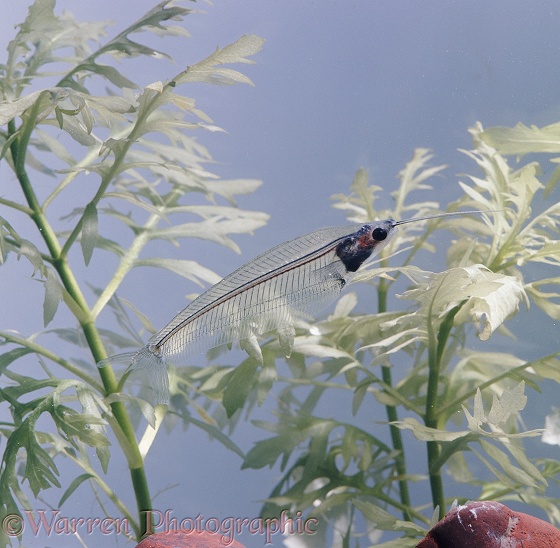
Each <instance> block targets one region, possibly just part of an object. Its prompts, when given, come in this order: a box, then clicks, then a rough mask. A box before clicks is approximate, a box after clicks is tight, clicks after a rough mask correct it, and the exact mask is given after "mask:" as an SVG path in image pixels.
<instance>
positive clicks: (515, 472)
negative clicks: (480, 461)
mask: <svg viewBox="0 0 560 548" xmlns="http://www.w3.org/2000/svg"><path fill="white" fill-rule="evenodd" d="M480 445H481V446H482V448H483V449H484V451H486V454H487V455H488V456H489V457H491V458H492V459H494V460H495V461H496V462H497V463H499V465H500V467H501V468H502V470H503V471H504V473H505V474H506V475H507V476H508V477H509V478H511V479H512V480H513V481H514V482H516V483H520V484H521V485H527V486H529V487H536V486H537V482H536V481H535V480H534V479H533V478H532V477H531V476H530V475H529V474H527V473H526V472H525V471H523V470H521V468H518V467H517V466H514V465H513V464H512V463H511V461H510V459H509V457H508V456H507V455H506V453H504V452H503V451H501V450H500V449H498V448H497V447H496V446H494V445H492V444H491V443H489V442H487V441H486V440H484V439H481V440H480Z"/></svg>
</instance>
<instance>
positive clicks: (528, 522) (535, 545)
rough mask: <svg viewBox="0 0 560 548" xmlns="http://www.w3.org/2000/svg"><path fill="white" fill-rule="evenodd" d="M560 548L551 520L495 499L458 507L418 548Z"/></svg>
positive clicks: (556, 532) (431, 530) (559, 535)
mask: <svg viewBox="0 0 560 548" xmlns="http://www.w3.org/2000/svg"><path fill="white" fill-rule="evenodd" d="M504 547H507V548H560V531H559V530H558V529H556V527H554V526H553V525H551V524H550V523H548V522H546V521H543V520H542V519H538V518H535V517H533V516H530V515H528V514H522V513H520V512H514V511H513V510H511V509H510V508H508V507H507V506H504V505H503V504H500V503H499V502H493V501H481V502H469V503H467V504H466V505H464V506H457V508H455V509H454V510H451V512H449V513H448V514H447V515H446V516H445V517H444V518H443V519H442V520H441V521H439V522H438V523H437V524H436V525H435V526H434V527H432V529H430V531H429V532H428V534H427V535H426V537H425V538H424V539H423V540H422V541H421V542H420V543H419V544H417V545H416V548H504Z"/></svg>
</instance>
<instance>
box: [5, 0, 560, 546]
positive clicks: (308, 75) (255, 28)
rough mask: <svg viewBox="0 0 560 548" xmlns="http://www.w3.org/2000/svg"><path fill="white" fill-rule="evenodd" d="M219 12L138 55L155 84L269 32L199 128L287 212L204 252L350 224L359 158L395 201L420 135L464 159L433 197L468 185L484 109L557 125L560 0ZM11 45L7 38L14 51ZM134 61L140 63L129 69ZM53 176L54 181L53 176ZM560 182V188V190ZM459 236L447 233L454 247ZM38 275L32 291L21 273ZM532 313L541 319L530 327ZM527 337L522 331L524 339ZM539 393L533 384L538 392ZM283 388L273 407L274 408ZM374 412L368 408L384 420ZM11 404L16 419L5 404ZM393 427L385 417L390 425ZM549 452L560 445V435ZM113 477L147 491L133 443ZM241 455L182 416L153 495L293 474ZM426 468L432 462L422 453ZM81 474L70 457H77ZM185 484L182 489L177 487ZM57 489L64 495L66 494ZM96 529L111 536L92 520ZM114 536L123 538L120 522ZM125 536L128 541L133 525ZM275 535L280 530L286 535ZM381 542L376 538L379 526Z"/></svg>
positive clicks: (12, 279)
mask: <svg viewBox="0 0 560 548" xmlns="http://www.w3.org/2000/svg"><path fill="white" fill-rule="evenodd" d="M27 5H28V2H25V1H20V2H12V1H8V0H0V7H2V8H3V9H2V17H1V19H0V42H1V46H2V48H1V49H2V50H4V51H5V46H6V45H7V43H8V41H9V40H10V39H11V38H12V36H13V35H14V33H15V30H14V25H15V24H17V23H18V22H21V21H23V19H24V17H25V15H26V12H27ZM153 5H155V2H152V1H149V0H135V1H131V0H129V1H124V0H113V1H109V0H96V1H95V2H93V1H91V0H84V1H71V0H65V1H63V0H59V1H58V3H57V9H58V10H60V11H62V10H65V9H67V10H71V11H73V12H74V13H75V15H76V16H77V18H78V19H82V20H100V19H112V20H114V22H115V25H114V27H113V29H112V30H110V36H111V35H113V33H116V32H118V31H120V30H122V29H123V28H125V26H126V25H127V24H128V23H130V22H131V21H133V20H135V19H137V18H138V17H139V16H140V15H141V14H143V13H144V12H145V11H147V10H148V9H150V8H151V7H153ZM192 7H193V8H195V9H201V10H204V11H205V12H206V13H205V14H192V15H190V16H188V17H187V18H186V20H185V22H184V26H185V27H186V28H187V29H188V30H189V32H190V33H191V34H192V37H191V38H190V39H166V40H165V41H163V42H161V43H160V42H159V40H156V41H153V40H152V43H153V44H154V45H155V46H156V47H158V48H159V49H162V50H163V51H166V52H169V53H170V54H171V55H172V57H173V58H174V60H175V63H176V64H175V66H174V65H171V64H169V63H166V62H156V61H153V62H146V61H144V60H143V61H142V62H135V61H133V62H132V63H130V64H131V66H132V67H133V72H132V79H133V80H135V81H136V82H137V83H138V84H140V85H146V84H148V83H151V82H153V81H156V80H164V79H165V78H168V77H170V76H172V75H174V74H176V73H177V72H178V71H179V70H181V69H182V68H184V67H185V66H186V65H189V64H192V63H194V62H196V61H198V60H200V59H202V58H203V57H205V56H207V55H208V54H210V53H211V52H212V51H213V50H214V48H215V47H217V46H225V45H226V44H228V43H231V42H233V41H234V40H236V39H237V38H238V37H239V36H241V35H243V34H258V35H260V36H262V37H264V38H265V39H266V43H265V45H264V48H263V51H262V52H261V53H259V54H258V55H257V56H256V57H255V61H256V64H255V65H247V66H242V67H240V68H241V70H242V71H243V72H244V73H246V74H248V75H249V76H250V77H251V79H252V80H253V82H254V84H255V87H254V88H250V87H247V86H235V87H219V88H215V87H211V86H203V85H197V86H193V87H192V88H191V89H188V90H187V89H184V90H182V91H183V92H184V93H185V94H186V95H189V96H193V97H195V98H196V100H197V106H198V107H199V108H201V109H202V110H204V111H205V112H206V113H207V114H209V115H210V116H211V117H212V118H213V119H214V120H215V122H216V124H217V125H219V126H221V127H223V128H224V129H226V130H227V133H208V134H202V133H199V134H198V138H199V139H200V140H201V142H203V143H204V144H205V145H207V146H208V147H209V149H210V151H211V153H212V155H213V157H214V158H215V159H216V160H217V161H218V162H219V163H218V164H217V165H214V166H212V168H211V169H212V170H213V171H214V172H216V173H218V174H220V175H222V176H224V177H225V178H238V177H250V178H258V179H261V180H262V181H263V183H264V184H263V186H262V187H261V188H260V190H259V191H258V192H257V193H256V194H254V195H252V196H249V197H244V198H242V199H241V200H240V201H239V203H240V206H242V207H245V208H253V209H257V210H262V211H266V212H268V213H270V215H271V219H270V222H269V224H268V225H267V226H266V227H265V228H263V229H261V230H260V231H258V232H257V233H256V234H255V235H254V236H253V237H242V238H238V239H237V241H238V242H239V244H240V245H241V247H242V250H243V252H242V256H241V257H240V256H238V255H235V254H233V253H231V252H230V251H228V250H226V249H222V248H212V249H211V250H210V251H209V252H208V253H207V255H206V256H205V254H204V252H205V249H206V248H205V246H203V245H194V246H192V247H189V248H188V250H185V256H188V257H189V258H190V257H191V255H188V253H192V252H194V253H196V257H194V258H196V260H198V261H200V262H201V263H202V264H205V265H207V266H210V267H211V268H214V269H215V270H216V271H217V272H218V273H219V274H220V275H225V274H227V273H229V272H230V271H231V270H233V269H234V268H235V267H237V266H239V265H240V264H241V263H243V262H245V261H246V260H249V259H250V258H252V257H253V256H255V255H256V254H258V252H260V251H263V250H265V249H266V248H268V247H271V246H272V245H275V244H277V243H279V242H281V241H283V240H287V239H289V238H291V237H294V236H296V235H299V234H303V233H306V232H311V231H313V230H315V229H317V228H319V227H322V226H328V225H336V224H343V223H344V217H343V216H342V214H341V213H340V212H339V211H337V210H334V209H332V208H331V205H330V200H329V198H330V196H331V195H332V194H334V193H339V192H346V191H347V189H348V185H349V183H350V182H351V180H352V177H353V175H354V172H355V171H356V169H357V168H358V167H361V166H362V167H366V168H368V169H369V170H370V175H371V177H372V179H373V180H374V182H375V183H376V184H378V185H380V186H382V187H383V188H384V189H385V190H386V191H385V192H384V193H383V195H382V196H381V197H380V200H381V202H380V206H386V207H389V206H390V205H391V198H390V192H391V191H392V190H394V189H395V186H396V179H395V176H396V174H397V173H398V171H399V170H400V169H402V167H403V166H404V164H405V162H406V161H408V160H409V159H410V158H411V157H412V153H413V150H414V148H415V147H427V148H431V149H433V150H434V152H435V153H436V159H435V160H434V162H437V163H446V164H448V165H449V168H448V169H447V170H446V172H445V173H444V176H443V177H441V178H440V180H439V186H438V188H436V189H434V193H433V194H432V195H429V194H427V195H426V196H428V198H429V199H437V200H440V202H441V203H442V204H443V205H444V206H445V204H446V203H447V202H448V201H451V200H452V199H453V198H454V197H456V196H457V195H458V189H457V180H458V179H459V178H458V176H457V174H458V173H462V172H466V171H468V172H470V173H473V172H474V171H475V167H474V166H473V165H472V164H471V163H470V162H469V161H468V159H467V158H466V157H465V156H464V155H463V154H461V153H460V152H458V151H457V149H458V148H469V147H470V138H469V135H468V133H467V128H468V127H469V126H470V125H472V124H473V123H474V122H475V121H477V120H480V121H481V122H482V123H483V124H484V125H485V126H491V125H513V124H515V123H516V122H518V121H523V122H524V123H526V124H537V125H544V124H547V123H552V122H555V121H558V119H560V108H559V107H560V96H559V90H560V71H559V67H560V60H559V53H560V51H559V49H560V38H559V36H558V26H559V23H560V15H559V9H560V8H559V6H558V3H557V2H552V1H550V2H546V1H541V2H538V3H537V2H531V3H528V2H524V1H512V0H507V1H506V0H495V1H493V2H486V1H484V0H475V1H470V2H452V1H448V0H445V1H443V0H441V1H425V2H411V1H409V2H405V1H395V0H375V1H374V0H360V1H354V0H347V1H345V2H334V1H331V0H322V1H312V0H299V1H295V0H285V1H282V2H280V1H277V0H216V1H215V2H214V5H210V4H206V3H202V2H201V3H198V4H193V6H192ZM3 55H5V54H3ZM128 74H131V73H128ZM0 176H1V177H2V190H1V191H0V192H1V193H2V194H3V195H4V196H5V197H7V198H11V199H19V198H20V196H19V194H18V190H17V187H16V186H15V185H14V184H13V176H11V175H9V174H8V172H7V171H6V170H2V171H1V172H0ZM49 184H50V181H49V180H39V185H49ZM557 198H558V196H557V195H556V197H555V196H553V197H552V199H557ZM442 252H443V250H442ZM10 263H11V264H10V265H7V266H6V267H2V269H1V270H0V281H1V284H2V285H1V292H0V327H1V328H8V327H11V328H16V329H18V330H19V331H21V332H22V333H32V332H35V331H38V330H40V329H41V327H42V325H41V324H42V319H41V317H40V315H38V314H37V308H36V300H37V299H39V302H41V299H42V287H41V285H40V284H38V283H36V282H31V281H30V280H29V278H30V268H29V265H28V264H27V263H25V261H21V262H20V263H17V264H16V262H15V261H14V260H11V261H10ZM133 280H134V283H135V284H136V285H134V286H132V287H130V286H129V287H128V288H126V291H127V292H128V293H127V295H128V294H129V295H131V296H132V295H136V298H138V295H142V294H143V295H144V297H143V298H142V302H141V304H142V309H143V310H144V311H147V312H148V313H149V315H150V318H151V320H152V322H153V323H154V325H156V326H158V327H159V326H163V325H164V324H165V323H166V322H167V321H168V320H169V319H170V318H171V317H172V316H173V314H174V313H175V312H176V311H177V310H178V309H180V308H182V307H183V306H184V304H185V302H186V301H185V300H184V297H185V295H186V294H188V293H192V292H193V291H197V288H196V287H190V286H188V284H186V283H185V282H184V281H183V280H182V279H179V278H173V277H165V282H164V283H162V281H161V278H159V279H158V273H157V272H154V273H153V272H142V277H141V276H140V275H135V277H134V278H133ZM24 283H25V287H26V289H25V291H26V293H25V294H26V300H25V301H24V302H22V298H21V286H22V284H24ZM532 314H533V316H532V320H531V322H528V321H527V317H526V316H525V318H524V320H523V321H519V320H517V321H513V322H511V324H510V325H511V327H512V329H513V330H514V331H515V332H516V334H518V336H519V337H520V339H519V341H518V342H517V343H512V342H509V341H508V342H504V341H503V340H502V341H497V343H496V344H497V346H496V348H499V349H506V348H512V349H515V350H516V351H517V352H518V354H519V355H520V356H522V357H527V358H529V357H532V356H537V355H539V354H541V353H544V352H545V351H547V350H546V349H549V351H550V352H552V351H553V350H555V349H556V348H557V342H558V336H557V326H555V325H554V323H553V322H551V321H550V320H547V319H545V318H543V317H542V316H541V315H540V314H538V312H533V313H532ZM528 326H529V327H528ZM514 344H515V345H516V346H515V347H514V346H513V345H514ZM531 395H534V394H530V396H531ZM556 401H557V397H556V394H555V389H554V387H551V388H550V390H549V391H548V392H547V391H545V393H544V396H543V398H542V399H539V398H536V403H535V404H534V405H533V407H532V409H531V413H530V414H528V416H525V419H526V422H527V425H528V426H529V427H533V428H536V427H541V426H542V425H543V421H544V416H545V415H546V414H547V413H549V411H550V404H551V403H555V402H556ZM332 403H333V405H332V410H329V409H328V408H327V409H324V411H325V413H326V414H327V415H328V414H329V412H330V413H331V414H332V415H334V416H339V414H338V413H339V411H340V413H343V414H344V415H343V416H347V415H348V414H349V413H348V412H347V411H342V410H343V409H347V408H348V407H347V406H346V407H344V405H346V404H344V405H342V404H341V402H340V401H336V402H335V401H333V402H332ZM273 405H274V402H273V398H271V401H270V403H269V404H268V405H265V407H264V409H262V410H261V411H260V412H259V416H260V417H261V418H262V417H264V418H271V414H270V410H271V409H272V407H273ZM382 418H383V417H367V416H365V415H364V417H363V420H364V424H368V425H369V426H368V427H372V428H375V425H373V423H372V419H382ZM0 420H3V419H1V418H0ZM381 432H382V427H379V433H380V434H381ZM265 436H267V433H266V432H263V431H259V430H257V429H256V428H254V427H252V426H250V425H242V426H241V427H239V428H238V430H237V431H236V433H235V435H234V440H235V441H236V443H237V444H238V445H240V446H241V447H242V449H244V450H245V451H248V450H249V449H250V448H251V446H252V443H253V442H254V441H256V440H258V439H262V438H263V437H265ZM535 451H536V453H537V454H539V455H541V454H548V455H551V456H552V455H556V456H558V455H559V448H558V447H552V448H550V447H542V448H537V449H535ZM117 454H118V450H117V451H115V458H114V460H113V461H112V463H111V471H110V480H111V481H113V482H115V485H117V487H118V491H119V494H120V495H122V496H124V498H125V500H126V501H127V502H129V503H130V504H131V505H133V504H134V503H133V499H132V496H131V495H130V494H126V493H127V490H128V492H129V491H130V488H129V475H128V471H127V468H126V465H125V463H124V462H123V460H122V458H121V457H120V456H117ZM240 465H241V461H240V459H239V458H238V457H237V456H236V455H235V454H233V453H231V452H229V451H227V450H226V449H225V448H223V447H222V446H221V445H219V444H218V443H216V442H213V443H209V441H208V438H207V436H206V435H204V434H203V433H200V432H198V431H197V430H195V429H193V428H191V429H189V431H188V432H187V433H183V432H181V430H180V429H177V430H175V431H173V432H172V433H171V434H169V435H168V434H166V433H164V432H161V433H160V434H159V439H158V442H157V443H156V444H155V446H154V447H153V448H152V451H151V453H150V455H149V457H148V459H147V462H146V467H147V473H148V478H149V479H150V483H151V486H152V491H153V494H154V495H156V494H157V496H156V497H155V500H154V505H155V506H156V507H157V508H159V509H160V510H166V509H173V512H174V516H175V517H180V518H181V517H186V516H191V517H195V516H196V515H198V514H199V513H200V514H202V515H203V516H204V517H205V518H207V517H212V516H214V517H219V518H224V517H228V516H233V517H240V518H242V517H249V518H252V517H256V516H257V515H258V511H259V508H260V503H259V499H262V498H264V497H265V496H266V495H267V494H268V493H269V492H270V490H271V488H272V486H273V485H274V483H275V481H276V480H277V479H278V478H279V471H278V469H273V470H268V469H267V470H261V471H252V470H244V471H240ZM417 471H419V472H421V471H422V467H421V465H420V466H419V468H418V470H417ZM63 473H64V477H66V478H71V477H72V475H71V474H70V472H63ZM172 485H177V486H176V487H174V488H172V489H167V490H165V489H166V488H167V487H169V486H172ZM81 493H82V494H80V495H79V496H76V495H75V496H74V497H73V498H72V499H70V501H69V503H67V504H66V505H65V506H64V507H63V508H62V509H61V514H63V515H68V516H76V517H78V516H97V515H101V511H100V509H99V508H98V506H97V504H96V502H95V501H94V500H93V499H92V497H91V496H90V495H89V494H86V489H83V490H82V491H81ZM52 500H56V497H54V498H53V499H52ZM238 539H239V540H241V541H242V542H244V543H245V544H246V545H247V546H248V547H253V546H255V547H257V546H263V545H264V539H263V538H262V537H260V536H258V535H257V536H250V535H242V536H239V537H238ZM84 541H85V543H86V544H87V545H88V546H95V545H97V544H98V543H99V537H91V538H89V537H87V536H86V537H85V538H84ZM24 542H25V544H26V545H27V546H43V545H56V546H79V543H78V541H77V539H75V538H72V537H69V538H65V537H61V536H57V537H56V538H51V539H45V538H37V539H34V538H33V537H32V536H29V537H24ZM105 542H106V543H107V545H113V544H116V543H117V541H116V540H115V537H114V536H110V537H108V538H107V539H106V540H105ZM119 545H124V543H123V541H122V540H121V541H120V542H119ZM274 545H280V541H279V540H278V539H277V540H275V544H274ZM364 545H366V544H364Z"/></svg>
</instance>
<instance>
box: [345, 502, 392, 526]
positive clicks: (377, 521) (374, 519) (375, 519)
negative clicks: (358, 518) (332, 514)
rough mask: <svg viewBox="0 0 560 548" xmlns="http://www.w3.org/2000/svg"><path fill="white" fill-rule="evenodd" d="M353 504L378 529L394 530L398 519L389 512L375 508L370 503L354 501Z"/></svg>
mask: <svg viewBox="0 0 560 548" xmlns="http://www.w3.org/2000/svg"><path fill="white" fill-rule="evenodd" d="M352 504H353V505H354V506H355V507H356V508H357V509H358V510H359V511H360V512H361V513H362V514H363V515H364V517H365V518H366V519H367V520H368V521H369V522H371V523H372V524H374V525H375V527H376V528H377V529H383V530H392V529H393V527H394V526H395V524H396V522H397V519H396V518H395V517H394V516H392V515H391V514H389V512H387V510H384V509H383V508H380V507H379V506H375V505H374V504H372V503H371V502H369V501H366V500H360V499H357V498H356V499H353V500H352Z"/></svg>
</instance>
